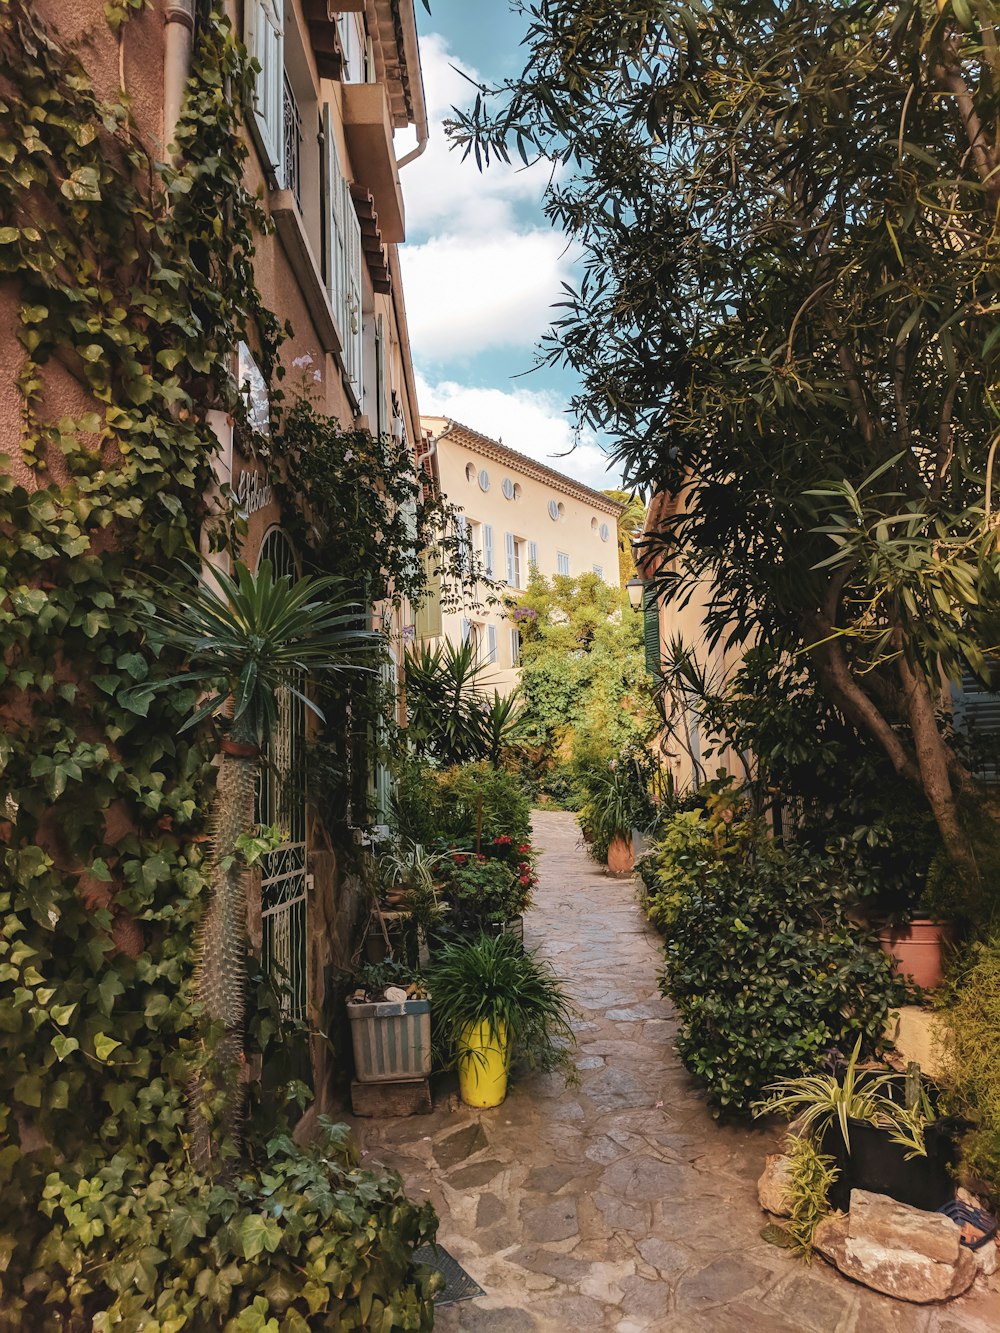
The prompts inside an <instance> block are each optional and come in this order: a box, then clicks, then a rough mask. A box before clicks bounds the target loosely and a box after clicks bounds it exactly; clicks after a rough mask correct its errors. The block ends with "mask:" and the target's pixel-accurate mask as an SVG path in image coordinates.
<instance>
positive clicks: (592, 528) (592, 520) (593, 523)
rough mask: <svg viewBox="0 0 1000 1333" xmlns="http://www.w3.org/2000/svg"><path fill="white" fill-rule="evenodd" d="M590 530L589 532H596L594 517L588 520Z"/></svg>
mask: <svg viewBox="0 0 1000 1333" xmlns="http://www.w3.org/2000/svg"><path fill="white" fill-rule="evenodd" d="M590 530H591V532H596V531H597V519H596V518H592V519H591V520H590Z"/></svg>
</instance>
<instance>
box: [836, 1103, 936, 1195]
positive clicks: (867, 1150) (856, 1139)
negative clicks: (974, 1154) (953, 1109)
mask: <svg viewBox="0 0 1000 1333" xmlns="http://www.w3.org/2000/svg"><path fill="white" fill-rule="evenodd" d="M848 1125H849V1128H850V1134H851V1151H850V1153H848V1151H847V1147H846V1145H845V1144H844V1140H843V1136H842V1135H841V1133H840V1128H839V1126H837V1125H831V1126H830V1128H829V1129H828V1130H827V1132H826V1134H825V1135H824V1136H823V1151H824V1152H827V1153H830V1154H831V1155H832V1156H833V1157H834V1158H836V1161H837V1166H838V1168H839V1170H840V1174H839V1176H838V1178H837V1180H836V1182H835V1183H834V1185H833V1188H832V1189H831V1190H830V1202H831V1204H832V1205H833V1207H834V1208H841V1209H844V1210H846V1209H847V1208H848V1207H849V1206H850V1201H851V1190H852V1189H856V1190H869V1191H871V1193H873V1194H887V1195H888V1196H889V1198H890V1199H895V1200H896V1201H897V1202H898V1203H908V1204H910V1205H911V1206H912V1207H914V1208H922V1209H924V1210H925V1211H927V1212H933V1211H934V1210H935V1209H937V1208H940V1207H941V1205H942V1204H944V1203H947V1202H948V1200H949V1199H951V1198H952V1197H953V1196H954V1193H955V1181H954V1179H953V1178H952V1175H951V1172H950V1170H949V1167H950V1166H952V1165H953V1164H954V1162H955V1158H956V1149H955V1143H954V1140H953V1138H952V1135H951V1127H950V1126H949V1125H943V1124H940V1123H937V1122H936V1123H934V1124H931V1125H928V1126H927V1128H926V1130H925V1131H924V1141H925V1143H926V1145H927V1156H926V1157H913V1158H911V1159H910V1160H909V1161H907V1160H906V1153H907V1149H906V1148H904V1147H902V1146H901V1145H900V1144H898V1143H893V1141H892V1139H890V1137H889V1134H888V1132H887V1131H886V1130H884V1129H879V1128H878V1127H877V1126H875V1125H869V1124H867V1123H866V1122H865V1121H864V1120H850V1121H848Z"/></svg>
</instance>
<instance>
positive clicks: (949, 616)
mask: <svg viewBox="0 0 1000 1333" xmlns="http://www.w3.org/2000/svg"><path fill="white" fill-rule="evenodd" d="M521 8H523V10H524V11H525V13H526V15H527V18H528V30H527V35H526V39H525V41H526V49H527V61H526V64H525V68H524V72H523V73H522V74H521V75H520V77H518V78H514V79H511V80H509V81H507V82H505V83H504V84H502V85H501V86H499V87H497V88H492V89H486V88H484V89H482V90H481V91H480V95H479V96H478V97H477V99H476V102H475V105H474V106H473V107H472V108H471V109H469V110H468V111H465V112H459V113H457V119H456V120H455V121H454V122H453V123H452V124H451V126H450V132H451V134H452V135H453V137H454V138H455V139H456V140H457V142H458V143H459V144H460V145H462V146H463V147H464V148H465V150H466V152H470V153H473V154H474V155H475V157H476V159H477V160H478V161H479V163H480V165H481V166H485V165H486V164H488V162H489V160H490V159H491V157H493V156H497V157H500V158H502V159H509V158H511V157H512V156H515V155H520V156H521V157H522V158H523V159H524V160H531V159H532V158H535V157H538V156H541V157H545V158H548V159H550V160H552V161H553V162H554V163H555V170H554V171H553V174H552V182H551V185H550V187H549V190H548V193H547V200H546V207H547V210H548V213H549V215H550V217H551V219H552V220H553V222H555V223H556V224H557V225H559V226H560V227H562V228H563V229H564V230H565V231H566V232H567V233H569V234H570V235H571V236H572V237H573V238H574V239H575V240H576V241H577V243H578V244H579V245H580V247H581V249H582V252H583V256H584V258H583V261H582V271H581V274H580V278H579V282H578V285H577V286H576V287H575V289H573V290H568V291H567V293H566V296H565V300H564V305H563V308H562V311H561V313H560V314H559V316H558V318H557V319H556V320H555V322H554V325H553V328H552V330H551V333H550V336H549V338H548V340H547V341H546V343H545V344H544V346H543V350H542V356H543V358H547V359H548V360H550V361H552V362H561V363H566V364H568V365H569V366H571V367H572V368H573V369H574V370H575V371H576V372H577V373H578V375H579V376H580V382H581V389H580V392H579V394H578V396H577V398H576V400H575V404H574V406H575V411H576V413H577V415H578V417H579V418H580V420H581V421H583V422H585V423H587V424H589V425H591V426H593V427H595V428H597V429H599V430H602V431H605V432H607V433H608V434H609V435H610V436H611V437H612V438H613V440H614V442H615V448H616V451H617V454H618V456H619V457H620V458H621V459H622V460H623V461H624V463H625V465H626V472H627V477H628V480H629V482H630V483H631V484H635V485H639V486H644V487H647V488H651V489H654V490H656V491H660V492H667V493H669V494H670V495H672V496H674V497H676V498H677V500H678V503H676V504H674V505H671V506H667V508H668V509H672V510H675V512H672V513H668V514H667V516H666V517H665V518H664V519H663V520H662V522H661V524H660V527H659V529H658V530H657V531H656V532H654V533H651V534H649V538H648V541H649V545H650V552H651V553H652V554H654V555H656V556H657V557H658V558H659V561H660V573H659V575H658V584H659V590H660V591H661V592H662V593H663V594H664V595H668V596H670V597H672V598H676V599H678V600H679V601H683V600H684V599H685V598H687V597H688V596H690V595H691V593H692V592H693V590H694V589H695V588H696V587H701V588H702V589H704V588H706V587H707V588H708V589H709V590H710V591H709V599H708V609H707V612H706V628H707V630H708V633H709V636H710V638H711V639H712V640H714V641H729V642H731V643H737V644H747V643H749V642H752V641H753V642H759V643H763V644H767V645H773V646H775V647H777V648H779V649H780V650H781V651H783V652H786V653H792V654H808V656H809V658H810V659H811V661H812V663H813V666H814V669H815V674H816V676H817V678H818V680H819V681H820V683H821V687H822V688H823V690H824V691H825V692H826V693H827V695H828V697H829V698H830V699H831V700H832V701H833V703H834V704H835V705H836V707H837V708H838V709H839V710H840V711H841V712H842V714H843V715H844V716H845V718H847V719H848V720H849V721H850V722H851V723H852V724H853V725H854V726H855V727H856V728H857V729H858V730H859V731H860V732H861V733H862V734H865V735H868V736H870V737H872V738H873V739H874V740H875V741H876V742H877V743H878V744H879V745H880V746H881V747H882V749H883V750H884V752H885V754H886V755H887V756H888V757H889V759H890V761H891V763H892V765H893V767H894V769H895V771H896V772H897V773H898V774H900V775H902V776H903V777H905V778H906V779H908V780H910V781H911V782H912V783H913V784H914V786H915V787H916V788H917V789H919V790H921V791H922V792H923V793H924V794H925V796H926V799H927V801H928V803H929V805H930V807H931V809H932V810H933V813H934V816H935V818H936V821H937V824H938V827H939V829H940V832H941V836H942V839H943V841H944V843H945V846H946V847H947V849H948V852H949V853H950V855H951V857H952V860H953V862H954V863H955V865H956V866H957V867H958V869H959V870H960V872H961V875H962V878H963V879H964V880H965V881H966V882H967V883H968V884H969V885H972V884H973V883H974V882H975V881H978V880H979V878H980V860H979V858H981V856H982V854H983V847H984V838H983V836H982V835H983V833H984V828H983V826H982V824H981V823H978V824H977V822H976V818H975V815H974V812H975V811H976V810H977V809H978V810H984V809H985V810H987V811H988V812H989V815H990V819H991V828H990V829H986V830H985V831H986V833H987V835H988V836H987V838H986V839H985V842H989V841H991V839H992V831H991V830H994V829H995V827H996V814H997V810H998V802H997V800H996V798H995V797H994V796H993V795H992V794H991V793H990V792H989V791H988V790H986V789H984V788H982V787H981V785H980V784H979V783H978V782H977V780H976V778H975V776H974V774H973V772H972V771H971V770H970V767H969V765H968V764H967V763H966V762H963V759H962V757H961V754H960V753H959V751H958V750H957V749H956V747H955V746H954V745H953V744H952V743H951V735H950V731H951V724H950V720H949V710H948V709H947V707H942V706H941V705H942V703H943V702H944V686H945V684H946V682H947V681H948V680H952V681H955V680H958V679H959V678H960V676H961V674H962V672H963V671H964V670H967V669H968V670H971V671H973V672H974V673H975V674H976V675H977V676H978V677H979V678H980V679H981V681H982V682H983V683H984V684H989V683H990V682H991V678H992V659H991V653H990V650H991V649H992V648H993V647H994V646H995V645H996V644H997V642H998V639H997V625H998V622H1000V616H998V611H1000V585H998V570H1000V559H998V552H997V541H996V526H997V521H996V511H997V503H998V502H997V498H996V496H995V494H994V492H995V489H996V488H995V486H994V484H993V475H994V455H995V452H996V445H997V442H998V440H1000V432H998V421H1000V416H998V408H1000V403H998V394H1000V385H998V383H997V380H998V366H1000V325H998V322H997V314H998V311H1000V300H998V297H1000V293H998V284H1000V263H998V261H1000V225H998V204H1000V168H998V162H1000V156H998V147H1000V116H998V109H1000V47H998V25H1000V17H998V16H1000V10H998V6H997V4H996V3H995V0H624V2H623V0H534V2H533V3H529V4H526V5H524V6H522V7H521Z"/></svg>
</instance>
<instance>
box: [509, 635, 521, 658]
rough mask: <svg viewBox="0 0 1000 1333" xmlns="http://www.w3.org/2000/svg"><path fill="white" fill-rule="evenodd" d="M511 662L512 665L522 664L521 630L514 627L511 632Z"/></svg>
mask: <svg viewBox="0 0 1000 1333" xmlns="http://www.w3.org/2000/svg"><path fill="white" fill-rule="evenodd" d="M510 664H511V666H512V667H516V666H520V665H521V631H520V630H519V629H512V630H511V632H510Z"/></svg>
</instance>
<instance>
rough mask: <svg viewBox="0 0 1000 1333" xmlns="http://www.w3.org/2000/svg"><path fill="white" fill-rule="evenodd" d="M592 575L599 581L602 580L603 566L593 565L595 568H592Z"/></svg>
mask: <svg viewBox="0 0 1000 1333" xmlns="http://www.w3.org/2000/svg"><path fill="white" fill-rule="evenodd" d="M594 573H595V574H596V575H597V577H598V578H599V579H603V578H604V566H603V565H595V566H594Z"/></svg>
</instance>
